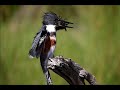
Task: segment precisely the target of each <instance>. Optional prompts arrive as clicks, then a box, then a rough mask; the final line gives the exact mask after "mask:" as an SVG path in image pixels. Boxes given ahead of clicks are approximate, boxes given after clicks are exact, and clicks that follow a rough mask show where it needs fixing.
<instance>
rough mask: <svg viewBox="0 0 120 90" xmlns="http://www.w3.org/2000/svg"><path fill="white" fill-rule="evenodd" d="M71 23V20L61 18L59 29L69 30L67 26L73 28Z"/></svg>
mask: <svg viewBox="0 0 120 90" xmlns="http://www.w3.org/2000/svg"><path fill="white" fill-rule="evenodd" d="M69 24H73V23H71V22H68V21H65V20H59V21H58V26H57V28H56V29H57V30H60V29H65V31H67V29H66V28H73V27H71V26H68V25H69Z"/></svg>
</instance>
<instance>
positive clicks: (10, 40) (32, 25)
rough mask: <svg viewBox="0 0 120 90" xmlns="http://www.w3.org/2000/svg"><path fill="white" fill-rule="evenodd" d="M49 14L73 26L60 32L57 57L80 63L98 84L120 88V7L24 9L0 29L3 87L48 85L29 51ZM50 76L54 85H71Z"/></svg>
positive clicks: (0, 67) (0, 65) (58, 34)
mask: <svg viewBox="0 0 120 90" xmlns="http://www.w3.org/2000/svg"><path fill="white" fill-rule="evenodd" d="M61 9H62V10H61ZM71 10H72V11H74V13H72V11H71ZM46 11H53V12H56V13H58V14H60V15H61V16H62V17H65V18H67V20H69V21H71V22H74V28H73V29H68V31H67V32H65V31H59V32H57V47H56V50H55V55H63V56H64V57H66V58H71V59H73V60H74V61H75V62H77V63H79V64H80V65H81V66H82V67H84V68H85V69H86V70H87V71H89V72H91V73H92V74H93V75H95V77H96V79H97V82H98V84H110V85H116V84H120V72H119V68H120V47H119V46H120V30H119V29H120V25H119V23H120V6H97V5H95V6H92V5H90V6H82V5H81V6H79V5H76V6H74V5H72V6H65V5H64V6H62V5H59V6H56V5H54V6H45V5H42V6H31V5H30V6H21V7H20V9H18V10H17V11H16V13H15V14H13V15H12V17H11V18H10V20H9V21H8V22H6V23H1V25H0V84H1V85H3V84H6V85H8V84H9V85H13V84H15V85H18V84H23V85H25V84H26V85H35V84H36V85H44V84H45V78H44V75H43V73H42V70H41V66H40V62H39V59H36V58H34V59H32V60H30V59H29V57H28V51H29V49H30V47H31V43H32V40H33V37H34V35H35V34H36V33H37V31H38V30H39V29H40V27H41V26H42V24H41V21H42V15H43V13H44V12H46ZM50 72H51V75H52V79H53V83H54V84H55V85H61V84H62V85H68V83H67V82H66V81H65V80H64V79H62V78H61V77H60V76H58V75H56V74H55V73H53V72H52V71H50Z"/></svg>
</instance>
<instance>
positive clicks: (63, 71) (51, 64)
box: [48, 56, 96, 85]
mask: <svg viewBox="0 0 120 90" xmlns="http://www.w3.org/2000/svg"><path fill="white" fill-rule="evenodd" d="M48 69H50V70H52V71H53V72H55V73H56V74H58V75H59V76H61V77H62V78H64V79H65V80H66V81H67V82H68V83H69V84H70V85H85V80H87V81H88V83H89V84H90V85H96V79H95V76H94V75H92V74H91V73H89V72H87V71H86V70H85V69H84V68H82V67H81V66H80V65H78V64H77V63H75V62H73V61H72V60H71V59H70V58H64V57H63V56H56V57H54V58H50V59H49V60H48Z"/></svg>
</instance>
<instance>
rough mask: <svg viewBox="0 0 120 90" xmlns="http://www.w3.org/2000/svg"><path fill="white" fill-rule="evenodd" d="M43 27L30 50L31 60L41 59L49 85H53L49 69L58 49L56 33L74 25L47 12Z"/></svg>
mask: <svg viewBox="0 0 120 90" xmlns="http://www.w3.org/2000/svg"><path fill="white" fill-rule="evenodd" d="M42 24H43V26H42V28H41V29H40V31H39V32H38V33H37V34H36V36H35V37H34V40H33V43H32V47H31V49H30V50H29V56H30V57H31V58H33V57H36V58H39V57H40V64H41V67H42V70H43V73H44V74H45V77H46V81H47V85H51V84H52V81H51V77H50V73H49V71H48V68H47V63H48V59H49V58H52V57H53V56H54V50H55V47H56V31H58V30H62V29H65V30H66V28H72V27H70V26H68V24H73V23H71V22H67V21H65V20H63V19H62V18H61V17H60V16H57V15H56V14H55V13H53V12H47V13H45V14H44V16H43V22H42Z"/></svg>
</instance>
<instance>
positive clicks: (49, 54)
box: [48, 45, 55, 58]
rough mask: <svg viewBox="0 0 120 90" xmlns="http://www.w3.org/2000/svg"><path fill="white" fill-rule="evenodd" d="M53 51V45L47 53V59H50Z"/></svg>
mask: <svg viewBox="0 0 120 90" xmlns="http://www.w3.org/2000/svg"><path fill="white" fill-rule="evenodd" d="M54 50H55V45H54V46H52V47H51V48H50V51H49V52H48V58H52V57H53V54H54Z"/></svg>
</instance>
